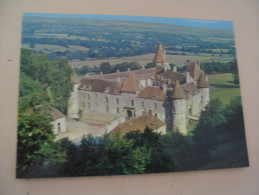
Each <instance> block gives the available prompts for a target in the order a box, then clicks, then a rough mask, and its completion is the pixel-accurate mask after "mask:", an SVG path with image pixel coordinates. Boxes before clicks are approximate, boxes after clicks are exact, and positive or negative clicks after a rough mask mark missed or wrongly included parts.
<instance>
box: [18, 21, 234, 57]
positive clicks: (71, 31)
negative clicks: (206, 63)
mask: <svg viewBox="0 0 259 195" xmlns="http://www.w3.org/2000/svg"><path fill="white" fill-rule="evenodd" d="M159 42H162V43H163V45H164V46H165V48H166V49H167V50H173V51H181V52H183V53H184V52H194V53H207V52H209V53H215V54H217V53H218V52H215V50H216V49H219V50H220V51H221V50H222V51H224V53H225V54H231V55H235V50H234V35H233V31H232V30H230V29H205V28H194V27H185V26H180V25H170V24H162V23H157V22H136V21H119V20H102V19H86V18H49V17H39V16H24V17H23V31H22V43H23V45H26V44H27V47H29V48H32V49H34V50H37V49H35V48H36V47H35V45H46V47H43V48H42V49H41V50H39V49H38V51H40V52H43V53H48V54H50V56H51V57H52V58H58V57H67V58H68V59H70V60H73V59H80V60H86V59H88V58H91V59H106V58H110V57H126V56H134V55H142V54H147V53H152V52H154V51H155V48H156V46H157V44H158V43H159ZM47 45H48V46H47ZM49 45H52V46H59V49H58V48H57V47H56V48H55V49H53V47H49ZM74 46H78V47H74ZM60 47H64V48H65V49H64V48H62V49H61V48H60ZM66 48H67V49H66ZM222 51H221V52H222Z"/></svg>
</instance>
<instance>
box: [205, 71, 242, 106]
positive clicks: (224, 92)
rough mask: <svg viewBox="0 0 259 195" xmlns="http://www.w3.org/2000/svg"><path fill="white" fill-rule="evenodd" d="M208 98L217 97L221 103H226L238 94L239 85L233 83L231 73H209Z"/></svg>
mask: <svg viewBox="0 0 259 195" xmlns="http://www.w3.org/2000/svg"><path fill="white" fill-rule="evenodd" d="M209 84H210V98H211V99H215V98H219V99H220V100H221V101H222V102H223V104H225V105H226V104H228V103H229V102H230V101H231V100H232V99H234V98H235V97H237V96H240V87H239V85H235V84H234V83H233V74H231V73H224V74H212V75H209Z"/></svg>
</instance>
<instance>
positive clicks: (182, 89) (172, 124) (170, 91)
mask: <svg viewBox="0 0 259 195" xmlns="http://www.w3.org/2000/svg"><path fill="white" fill-rule="evenodd" d="M153 62H154V63H155V65H156V67H155V68H150V69H142V70H133V71H132V70H130V69H128V71H126V72H119V71H117V72H116V73H111V74H102V73H100V75H89V74H86V75H85V76H84V78H83V79H82V80H81V81H78V79H76V77H75V76H74V78H73V81H74V83H75V84H74V90H73V92H72V94H71V97H70V99H69V102H68V117H69V118H73V119H79V118H80V119H82V120H86V121H96V122H98V121H99V122H100V123H101V122H103V123H107V132H111V131H120V130H122V129H124V130H125V131H130V130H134V128H136V129H139V130H142V129H143V128H144V127H145V126H146V125H151V126H153V129H155V130H156V131H158V132H162V133H165V131H168V130H172V129H178V130H179V131H180V132H182V133H184V134H185V133H186V132H187V125H188V124H189V122H190V120H198V119H199V116H200V114H201V111H202V110H204V109H205V107H206V105H207V104H208V103H209V100H210V97H209V85H208V79H207V76H206V75H205V74H204V72H203V71H202V70H201V69H200V66H199V64H198V63H197V62H191V63H190V64H189V66H188V67H187V68H186V70H185V72H184V73H179V72H177V70H176V68H175V67H174V68H173V70H171V68H170V65H169V62H168V61H167V58H166V52H165V49H164V48H163V46H162V44H159V46H158V48H157V52H156V54H155V57H154V60H153ZM136 129H135V130H136Z"/></svg>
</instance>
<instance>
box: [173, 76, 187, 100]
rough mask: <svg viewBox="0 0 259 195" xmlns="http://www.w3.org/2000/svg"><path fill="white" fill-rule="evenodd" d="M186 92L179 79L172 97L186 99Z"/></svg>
mask: <svg viewBox="0 0 259 195" xmlns="http://www.w3.org/2000/svg"><path fill="white" fill-rule="evenodd" d="M185 97H186V96H185V94H184V91H183V89H182V87H181V86H180V84H179V82H178V80H177V81H176V84H175V87H174V91H173V95H172V98H173V99H185Z"/></svg>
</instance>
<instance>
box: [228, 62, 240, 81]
mask: <svg viewBox="0 0 259 195" xmlns="http://www.w3.org/2000/svg"><path fill="white" fill-rule="evenodd" d="M230 70H231V73H233V78H234V83H235V84H236V85H239V75H238V67H237V60H233V61H231V62H230Z"/></svg>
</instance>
